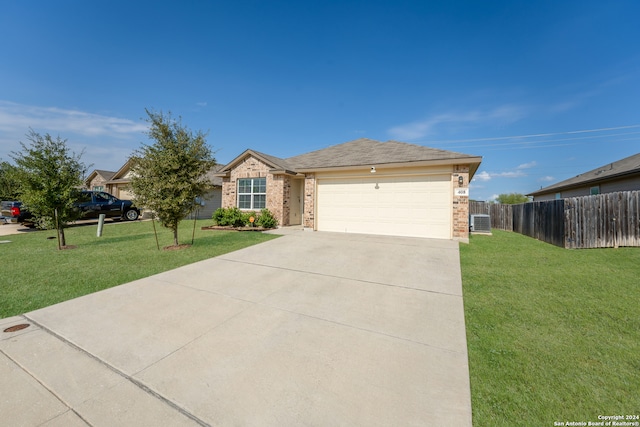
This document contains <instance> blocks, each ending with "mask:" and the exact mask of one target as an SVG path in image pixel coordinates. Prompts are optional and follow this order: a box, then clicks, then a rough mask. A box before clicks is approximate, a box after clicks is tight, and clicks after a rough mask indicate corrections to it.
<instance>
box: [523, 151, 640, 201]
mask: <svg viewBox="0 0 640 427" xmlns="http://www.w3.org/2000/svg"><path fill="white" fill-rule="evenodd" d="M630 174H640V153H638V154H634V155H633V156H629V157H625V158H624V159H622V160H618V161H616V162H613V163H607V164H606V165H604V166H600V167H598V168H595V169H593V170H590V171H589V172H585V173H582V174H580V175H577V176H574V177H573V178H569V179H565V180H564V181H560V182H558V183H556V184H553V185H550V186H548V187H545V188H541V189H540V190H537V191H534V192H532V193H529V194H528V196H537V195H540V194H546V193H554V192H556V191H557V190H562V189H565V188H570V187H579V186H582V185H585V184H588V183H596V182H601V181H607V180H610V179H614V178H617V177H621V176H626V175H630Z"/></svg>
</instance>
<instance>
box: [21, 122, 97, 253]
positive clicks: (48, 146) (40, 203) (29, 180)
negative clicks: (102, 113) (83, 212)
mask: <svg viewBox="0 0 640 427" xmlns="http://www.w3.org/2000/svg"><path fill="white" fill-rule="evenodd" d="M27 139H28V140H29V141H30V142H31V143H30V145H29V146H27V145H26V144H24V143H22V142H20V145H21V146H22V152H21V153H12V154H13V155H12V157H13V159H14V160H15V162H16V177H17V180H18V182H19V183H20V186H19V188H18V196H19V199H20V201H22V203H24V205H25V207H26V208H27V209H29V211H30V212H31V213H32V214H33V216H34V217H35V218H36V220H38V221H39V222H40V223H44V222H49V223H52V224H53V226H54V227H55V229H56V230H57V234H58V249H62V248H64V247H65V246H66V245H67V242H66V239H65V235H64V229H65V227H66V226H67V224H68V223H69V222H71V221H75V220H76V219H78V218H79V217H80V212H79V210H77V209H74V206H73V204H74V203H75V202H76V201H77V198H78V191H77V188H78V187H79V186H81V185H82V179H83V177H84V175H85V173H86V170H87V166H85V164H84V163H82V162H81V161H80V159H81V157H82V153H81V154H79V155H76V154H75V153H73V152H71V151H69V148H68V147H67V140H66V139H65V140H62V139H60V137H59V136H58V137H57V138H56V139H53V138H52V137H51V135H49V134H45V135H44V136H42V135H40V134H38V133H36V132H34V131H33V130H30V131H29V133H28V134H27Z"/></svg>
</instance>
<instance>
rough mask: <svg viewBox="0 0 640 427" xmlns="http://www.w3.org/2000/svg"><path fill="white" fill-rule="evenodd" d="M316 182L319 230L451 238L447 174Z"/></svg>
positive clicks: (449, 182)
mask: <svg viewBox="0 0 640 427" xmlns="http://www.w3.org/2000/svg"><path fill="white" fill-rule="evenodd" d="M317 182H318V198H317V203H318V204H317V206H318V208H317V215H318V218H317V228H318V230H320V231H337V232H347V233H366V234H386V235H392V236H414V237H428V238H439V239H450V238H451V198H452V195H451V192H452V190H451V178H450V175H428V176H424V175H423V176H411V177H407V176H402V177H388V176H387V177H385V176H377V177H376V176H371V177H365V178H325V179H323V178H319V179H318V181H317Z"/></svg>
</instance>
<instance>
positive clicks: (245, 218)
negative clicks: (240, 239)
mask: <svg viewBox="0 0 640 427" xmlns="http://www.w3.org/2000/svg"><path fill="white" fill-rule="evenodd" d="M251 217H254V218H255V221H254V223H253V225H255V226H256V227H262V228H276V227H277V226H278V220H276V219H275V218H274V217H273V214H272V213H271V212H270V211H269V209H262V210H261V211H260V215H258V214H256V213H255V212H253V211H249V212H242V211H241V210H240V209H238V208H236V207H233V208H218V209H216V211H215V212H214V213H213V216H212V219H213V222H214V223H215V224H216V225H219V226H221V227H247V226H251V221H249V218H251Z"/></svg>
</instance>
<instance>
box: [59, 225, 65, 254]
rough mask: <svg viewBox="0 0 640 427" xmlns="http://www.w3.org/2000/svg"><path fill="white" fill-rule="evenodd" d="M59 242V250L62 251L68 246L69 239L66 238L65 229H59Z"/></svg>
mask: <svg viewBox="0 0 640 427" xmlns="http://www.w3.org/2000/svg"><path fill="white" fill-rule="evenodd" d="M58 242H59V248H58V249H62V248H64V247H65V246H67V239H66V238H65V237H64V228H62V227H60V228H59V229H58Z"/></svg>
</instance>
